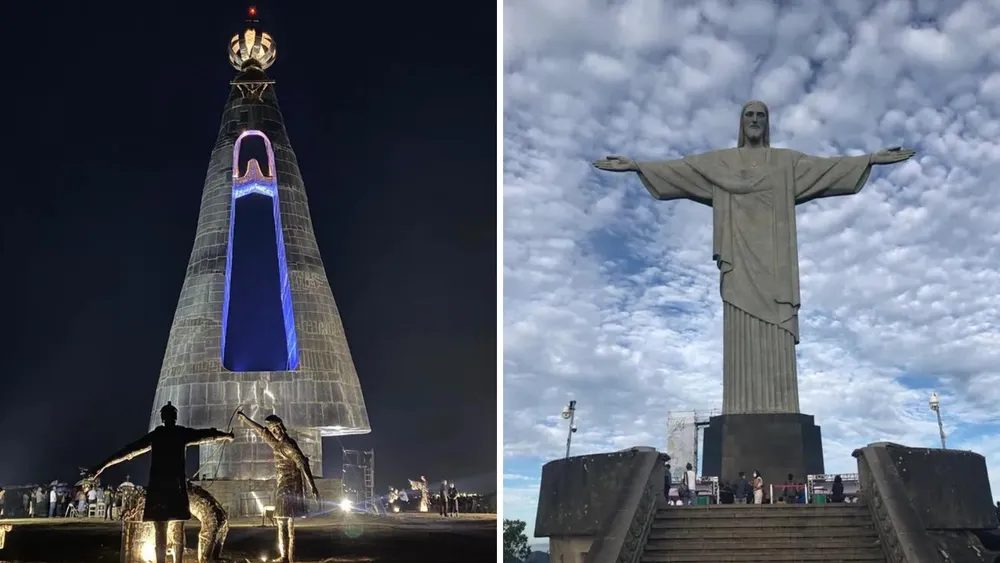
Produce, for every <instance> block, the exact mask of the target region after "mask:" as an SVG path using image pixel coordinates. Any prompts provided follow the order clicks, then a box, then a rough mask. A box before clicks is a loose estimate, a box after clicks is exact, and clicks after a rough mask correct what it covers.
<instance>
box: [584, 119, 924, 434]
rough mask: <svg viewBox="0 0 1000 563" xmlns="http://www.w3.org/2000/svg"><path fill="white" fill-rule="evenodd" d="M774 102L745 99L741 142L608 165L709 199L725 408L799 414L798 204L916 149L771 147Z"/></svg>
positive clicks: (657, 193)
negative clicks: (826, 151) (844, 151)
mask: <svg viewBox="0 0 1000 563" xmlns="http://www.w3.org/2000/svg"><path fill="white" fill-rule="evenodd" d="M769 131H770V128H769V123H768V110H767V106H766V105H764V103H763V102H758V101H752V102H747V103H746V104H745V105H744V106H743V109H742V112H741V115H740V130H739V142H738V145H737V147H736V148H734V149H722V150H716V151H711V152H707V153H704V154H699V155H694V156H688V157H685V158H681V159H679V160H664V161H650V162H635V161H633V160H631V159H629V158H626V157H621V156H609V157H607V158H606V159H604V160H599V161H597V162H595V163H594V166H596V167H597V168H600V169H601V170H608V171H612V172H636V173H638V175H639V178H640V179H641V180H642V183H643V184H644V185H645V186H646V188H647V189H648V190H649V193H650V194H652V195H653V197H655V198H656V199H663V200H667V199H681V198H684V199H691V200H694V201H696V202H698V203H702V204H705V205H709V206H711V207H712V213H713V223H714V236H713V243H712V257H713V259H714V260H715V261H716V263H717V264H718V266H719V273H720V277H721V286H722V287H721V290H722V301H723V327H724V335H723V346H722V348H723V384H722V390H723V413H724V414H763V413H798V412H799V394H798V383H797V380H796V370H795V345H796V344H798V342H799V321H798V312H799V268H798V252H797V246H798V245H797V239H796V231H795V206H796V205H798V204H800V203H804V202H807V201H809V200H812V199H816V198H820V197H830V196H838V195H850V194H856V193H858V191H860V190H861V188H862V187H863V186H864V185H865V181H866V180H867V179H868V174H869V173H870V172H871V167H872V165H875V164H892V163H895V162H901V161H904V160H906V159H908V158H910V157H911V156H913V154H914V151H912V150H909V149H902V148H900V147H894V148H890V149H886V150H882V151H879V152H877V153H875V154H870V155H863V156H844V157H832V158H822V157H816V156H810V155H807V154H802V153H800V152H796V151H794V150H789V149H772V148H771V147H770V134H769Z"/></svg>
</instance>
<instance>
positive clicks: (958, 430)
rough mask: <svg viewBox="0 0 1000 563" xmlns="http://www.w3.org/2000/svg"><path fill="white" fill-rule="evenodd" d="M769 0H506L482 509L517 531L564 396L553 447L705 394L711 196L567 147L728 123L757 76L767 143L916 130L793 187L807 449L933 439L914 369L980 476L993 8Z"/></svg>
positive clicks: (835, 465)
mask: <svg viewBox="0 0 1000 563" xmlns="http://www.w3.org/2000/svg"><path fill="white" fill-rule="evenodd" d="M777 4H778V2H766V1H750V0H740V1H738V2H723V1H706V2H694V3H690V2H667V1H664V0H621V1H615V2H602V1H592V0H546V1H545V2H537V1H533V0H508V1H507V2H505V4H504V12H503V18H504V21H503V51H504V69H503V102H504V106H503V113H504V129H503V158H504V180H503V184H504V185H503V197H504V225H503V227H504V235H503V236H504V240H503V242H504V257H503V261H504V272H503V282H504V296H503V299H504V332H503V337H504V341H503V347H504V358H503V362H504V383H503V400H504V406H503V408H504V413H503V431H504V445H503V448H504V511H505V517H507V518H520V519H524V520H527V521H528V522H529V527H528V529H529V531H530V530H531V529H532V528H533V525H534V513H535V509H536V504H537V494H538V480H539V477H540V474H541V466H542V464H543V463H545V462H546V461H548V460H551V459H555V458H558V457H560V456H561V455H563V452H564V449H565V440H566V424H565V421H563V420H561V419H560V417H559V412H560V409H561V408H562V406H563V405H564V404H565V403H566V402H567V400H569V399H576V400H577V401H578V410H577V424H578V426H579V429H580V430H579V432H578V433H577V434H576V435H575V436H574V439H573V453H574V454H584V453H590V452H603V451H610V450H616V449H621V448H625V447H629V446H634V445H652V446H656V447H658V448H661V449H663V448H665V446H666V428H665V426H666V418H667V413H668V412H669V411H671V410H674V411H683V410H695V409H697V410H702V411H707V410H710V409H717V408H720V406H721V401H722V375H721V374H722V305H721V300H720V297H719V289H718V287H719V282H718V270H717V269H716V267H715V264H714V262H712V260H711V235H712V229H711V225H712V216H711V209H710V208H708V207H705V206H701V205H698V204H696V203H693V202H690V201H670V202H661V201H656V200H653V199H652V198H651V197H650V196H649V194H648V193H647V192H646V190H645V189H644V188H643V187H642V185H641V184H640V182H639V180H638V179H637V177H636V176H635V175H634V174H627V175H625V174H617V175H616V174H611V173H599V172H597V171H595V170H594V169H593V168H592V167H591V166H590V164H589V163H590V161H592V160H594V159H596V158H600V157H603V156H604V155H607V154H624V155H628V156H631V157H633V158H636V159H639V160H653V159H671V158H679V157H681V156H683V155H688V154H692V153H698V152H703V151H707V150H711V149H717V148H727V147H732V146H735V141H736V133H737V127H738V119H739V107H740V104H741V103H743V102H744V101H746V100H749V99H755V98H756V99H761V100H764V101H765V102H767V103H768V105H769V106H770V108H771V123H772V129H771V140H772V146H776V147H789V148H794V149H797V150H800V151H803V152H807V153H811V154H816V155H820V156H831V155H839V154H862V153H870V152H874V151H876V150H878V149H880V148H884V147H889V146H896V145H903V146H908V147H912V148H915V149H916V150H917V151H918V155H917V156H916V157H914V158H913V159H911V160H910V161H909V162H907V163H905V164H902V165H896V166H894V167H879V168H876V169H875V170H874V171H873V173H872V175H871V177H870V179H869V181H868V184H867V185H866V187H865V188H864V189H863V190H862V191H861V193H859V194H858V195H855V196H849V197H839V198H829V199H824V200H819V201H815V202H810V203H807V204H804V205H802V206H800V207H798V228H799V260H800V268H801V287H802V308H801V311H800V322H801V326H802V329H801V338H802V343H801V344H800V345H799V346H798V361H799V388H800V396H801V408H802V411H803V412H805V413H810V414H813V415H815V416H816V422H817V423H818V424H819V425H821V426H822V429H823V438H824V454H825V463H826V468H827V470H828V471H830V472H852V471H856V465H855V461H854V459H853V458H852V457H851V455H850V453H851V451H852V450H853V449H854V448H856V447H859V446H862V445H864V444H866V443H869V442H873V441H879V440H891V441H894V442H898V443H902V444H906V445H912V446H931V447H932V446H936V445H938V444H939V438H938V429H937V424H936V421H935V418H934V414H933V413H932V412H931V411H930V410H929V409H928V408H927V397H928V395H929V394H930V392H931V391H932V390H936V391H937V392H938V393H939V394H940V395H941V402H942V412H943V416H944V423H945V431H946V433H947V434H948V440H949V441H948V445H949V446H951V447H956V448H962V449H972V450H975V451H977V452H980V453H982V454H984V455H985V456H986V457H987V463H988V465H989V467H990V476H991V482H992V489H993V495H994V498H1000V408H998V405H1000V367H998V366H1000V297H998V288H1000V251H998V247H1000V185H998V180H997V178H998V176H1000V5H998V4H997V3H995V2H989V1H985V0H984V1H971V0H970V1H965V2H947V3H946V2H925V1H919V0H917V1H906V0H902V1H900V0H896V1H880V2H877V3H876V2H862V1H838V2H801V3H800V2H781V4H782V5H784V7H782V8H780V9H779V8H777ZM789 5H791V6H789ZM942 5H947V6H948V8H947V9H942V8H941V6H942Z"/></svg>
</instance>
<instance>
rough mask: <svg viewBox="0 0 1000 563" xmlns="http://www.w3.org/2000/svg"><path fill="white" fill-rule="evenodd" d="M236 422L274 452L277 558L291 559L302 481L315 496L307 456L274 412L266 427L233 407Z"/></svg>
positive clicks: (302, 497) (288, 561)
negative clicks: (236, 415) (307, 484)
mask: <svg viewBox="0 0 1000 563" xmlns="http://www.w3.org/2000/svg"><path fill="white" fill-rule="evenodd" d="M237 414H238V415H239V417H240V422H242V423H243V424H245V425H246V426H247V427H249V428H250V430H252V431H253V432H254V433H255V434H257V436H259V437H260V439H261V440H263V441H264V443H266V444H267V445H268V446H270V447H271V451H272V452H274V472H275V474H276V481H277V482H276V483H275V492H274V519H275V520H276V521H277V523H278V553H279V554H280V557H279V559H278V561H281V562H283V563H291V562H292V561H294V551H295V526H294V519H295V518H298V517H300V516H305V515H306V504H305V494H306V493H305V490H306V489H305V483H306V482H308V483H309V489H310V491H311V492H312V495H313V496H314V497H315V498H316V500H317V501H318V500H319V490H318V489H317V488H316V481H315V480H314V479H313V475H312V470H311V469H309V458H307V457H306V456H305V454H303V453H302V450H300V449H299V445H298V444H297V443H296V442H295V440H293V439H292V437H291V436H289V435H288V430H287V429H286V428H285V424H284V423H283V422H282V421H281V419H280V418H279V417H278V416H277V415H273V414H271V415H268V416H267V417H266V418H264V423H265V424H267V427H266V428H265V427H264V426H261V425H260V424H258V423H256V422H254V421H253V419H251V418H250V417H249V416H247V415H246V414H244V412H243V410H242V409H241V410H239V411H237Z"/></svg>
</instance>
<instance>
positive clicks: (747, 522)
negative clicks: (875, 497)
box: [652, 514, 872, 530]
mask: <svg viewBox="0 0 1000 563" xmlns="http://www.w3.org/2000/svg"><path fill="white" fill-rule="evenodd" d="M871 522H872V521H871V516H869V515H867V514H857V515H850V516H848V515H843V516H813V517H809V518H803V517H798V518H797V517H794V516H787V515H784V516H778V517H768V518H753V517H743V518H729V517H721V518H676V517H669V518H661V517H659V516H658V517H656V519H655V520H653V526H652V527H653V529H654V530H655V529H675V530H676V529H690V530H694V529H706V528H714V529H723V528H730V529H735V528H740V529H743V528H758V529H768V528H832V527H862V528H870V527H871Z"/></svg>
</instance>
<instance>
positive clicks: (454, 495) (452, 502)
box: [448, 481, 458, 516]
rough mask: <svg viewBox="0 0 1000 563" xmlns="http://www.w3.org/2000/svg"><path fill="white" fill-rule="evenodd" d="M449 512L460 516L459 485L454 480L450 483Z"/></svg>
mask: <svg viewBox="0 0 1000 563" xmlns="http://www.w3.org/2000/svg"><path fill="white" fill-rule="evenodd" d="M448 512H450V513H451V514H452V515H453V516H458V487H456V486H455V482H454V481H452V482H451V483H449V484H448Z"/></svg>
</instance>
